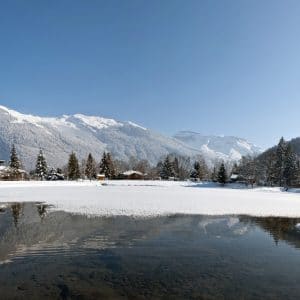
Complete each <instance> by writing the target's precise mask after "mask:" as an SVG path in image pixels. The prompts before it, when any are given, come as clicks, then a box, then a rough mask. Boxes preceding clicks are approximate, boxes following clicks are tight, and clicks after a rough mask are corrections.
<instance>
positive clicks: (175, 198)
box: [0, 181, 300, 217]
mask: <svg viewBox="0 0 300 300" xmlns="http://www.w3.org/2000/svg"><path fill="white" fill-rule="evenodd" d="M0 202H1V203H8V202H45V203H47V204H50V205H52V206H53V210H64V211H67V212H72V213H79V214H87V215H91V216H92V215H107V216H109V215H130V216H141V217H147V216H153V215H168V214H208V215H223V214H246V215H252V216H282V217H300V194H298V193H297V190H294V191H292V192H282V191H280V189H279V188H256V189H245V188H244V189H242V188H237V187H233V186H230V187H224V188H222V187H218V186H216V185H213V184H205V183H203V184H201V183H191V182H171V181H107V182H105V185H101V183H100V182H89V181H83V182H67V181H62V182H35V181H30V182H0Z"/></svg>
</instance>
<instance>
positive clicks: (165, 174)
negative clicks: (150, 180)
mask: <svg viewBox="0 0 300 300" xmlns="http://www.w3.org/2000/svg"><path fill="white" fill-rule="evenodd" d="M174 175H175V174H174V169H173V164H172V162H171V161H170V157H169V156H167V157H166V159H165V160H164V163H163V166H162V170H161V174H160V176H161V178H162V179H169V178H170V177H174Z"/></svg>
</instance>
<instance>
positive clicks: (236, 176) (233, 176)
mask: <svg viewBox="0 0 300 300" xmlns="http://www.w3.org/2000/svg"><path fill="white" fill-rule="evenodd" d="M238 177H239V175H238V174H232V175H231V176H230V179H237V178H238Z"/></svg>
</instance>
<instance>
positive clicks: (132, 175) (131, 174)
mask: <svg viewBox="0 0 300 300" xmlns="http://www.w3.org/2000/svg"><path fill="white" fill-rule="evenodd" d="M118 177H119V179H128V180H143V179H145V174H143V173H142V172H139V171H135V170H129V171H126V172H124V173H121V174H119V176H118Z"/></svg>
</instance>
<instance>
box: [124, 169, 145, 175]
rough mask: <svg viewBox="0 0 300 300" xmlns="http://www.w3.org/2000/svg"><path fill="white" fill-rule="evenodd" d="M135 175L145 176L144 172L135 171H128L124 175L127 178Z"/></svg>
mask: <svg viewBox="0 0 300 300" xmlns="http://www.w3.org/2000/svg"><path fill="white" fill-rule="evenodd" d="M133 174H137V175H141V176H143V175H144V174H143V173H142V172H139V171H134V170H129V171H126V172H124V173H123V175H125V176H130V175H133Z"/></svg>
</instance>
